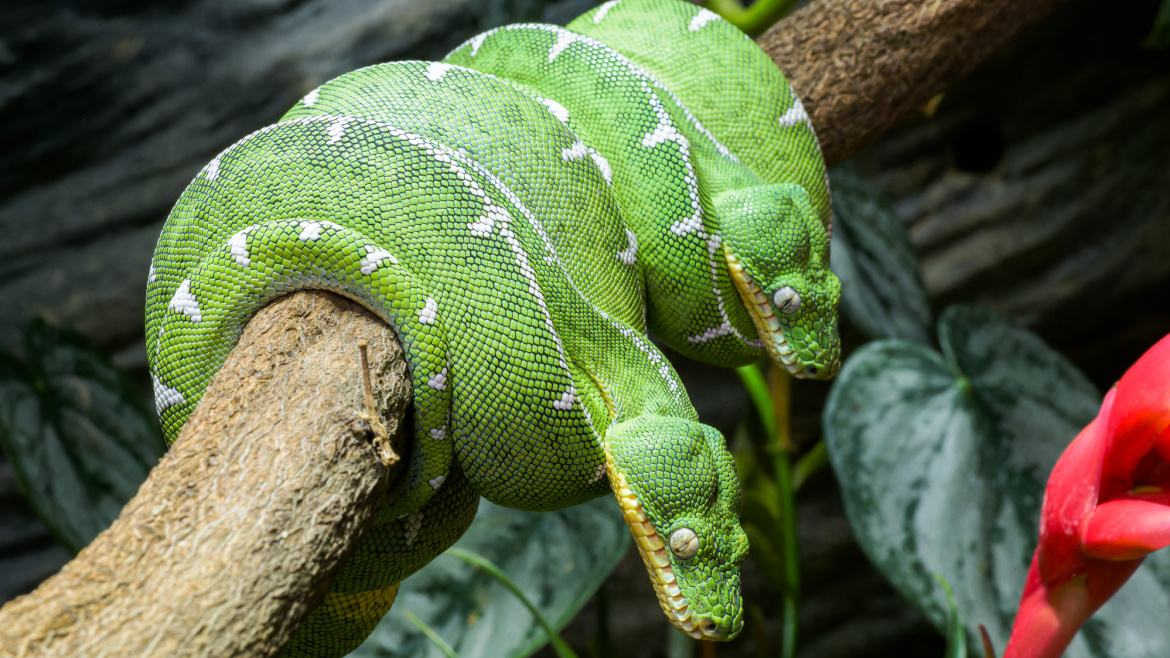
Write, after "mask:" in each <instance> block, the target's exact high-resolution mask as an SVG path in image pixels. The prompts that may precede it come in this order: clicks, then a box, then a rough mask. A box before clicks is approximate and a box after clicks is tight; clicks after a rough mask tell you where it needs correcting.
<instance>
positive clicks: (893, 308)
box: [829, 164, 930, 343]
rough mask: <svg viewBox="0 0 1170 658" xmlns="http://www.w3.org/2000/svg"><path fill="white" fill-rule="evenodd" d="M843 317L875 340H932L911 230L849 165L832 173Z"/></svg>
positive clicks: (835, 247)
mask: <svg viewBox="0 0 1170 658" xmlns="http://www.w3.org/2000/svg"><path fill="white" fill-rule="evenodd" d="M829 178H830V180H831V183H832V187H833V219H834V225H833V244H832V269H833V273H834V274H836V275H837V276H838V278H840V279H841V312H842V313H843V314H844V315H845V317H846V319H848V320H849V322H851V323H853V325H854V326H856V327H857V328H858V329H861V330H862V331H863V332H865V333H866V334H867V335H868V336H870V337H871V338H905V339H906V340H912V341H916V342H919V343H927V342H929V340H930V304H929V302H928V300H927V297H926V289H925V288H924V287H923V285H922V275H921V273H920V272H919V269H918V257H917V256H916V255H915V253H914V248H913V247H912V246H911V245H910V238H909V236H908V235H907V234H906V227H905V226H903V225H902V221H901V220H899V219H898V217H897V216H895V215H894V211H893V210H891V209H890V207H889V205H888V204H887V203H885V201H883V200H882V199H881V197H880V195H879V194H878V193H877V192H876V191H875V190H874V189H873V188H871V187H870V186H869V184H868V183H866V182H865V181H864V180H862V179H861V177H860V176H858V175H857V173H856V172H854V170H853V167H852V166H851V165H849V164H841V165H837V166H836V167H833V168H832V169H830V170H829Z"/></svg>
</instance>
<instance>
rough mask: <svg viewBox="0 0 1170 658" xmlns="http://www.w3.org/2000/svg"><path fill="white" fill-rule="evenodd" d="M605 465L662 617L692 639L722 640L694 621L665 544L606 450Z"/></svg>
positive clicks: (719, 636)
mask: <svg viewBox="0 0 1170 658" xmlns="http://www.w3.org/2000/svg"><path fill="white" fill-rule="evenodd" d="M605 466H606V471H607V472H608V474H609V483H610V486H611V487H612V488H613V492H614V496H615V497H616V498H617V501H618V505H619V506H620V507H621V509H622V515H624V516H625V517H626V524H627V525H628V526H629V527H630V534H632V535H633V536H634V543H635V544H636V545H637V547H638V554H639V555H641V556H642V562H643V563H644V564H645V565H646V571H647V572H649V574H650V583H651V584H652V585H654V594H655V595H656V596H657V597H658V605H660V606H661V607H662V611H663V612H664V613H666V618H667V619H669V620H670V623H672V624H674V627H675V628H677V629H679V630H680V631H682V632H684V633H686V634H687V635H690V636H691V637H693V638H695V639H696V640H703V639H712V640H714V639H722V637H723V636H721V635H718V634H713V633H710V632H708V631H707V630H706V629H705V628H703V627H702V625H701V624H700V623H699V621H698V620H696V619H695V618H694V615H693V611H692V610H691V606H690V604H688V603H687V600H686V597H684V596H683V595H682V591H681V590H680V589H679V586H678V580H677V579H676V578H675V575H674V568H673V567H672V566H671V565H670V555H669V554H668V553H667V550H668V549H667V548H666V545H665V544H664V543H663V542H662V538H661V537H659V536H658V531H656V530H655V529H654V525H653V524H652V523H650V520H649V518H647V516H646V512H645V511H644V510H643V509H642V504H641V503H640V502H638V497H637V496H636V495H634V492H633V491H632V490H631V489H630V486H629V483H628V482H627V481H626V476H625V475H624V474H623V473H620V472H619V471H618V470H617V468H616V466H615V465H614V463H613V459H612V458H611V457H610V456H609V452H608V451H606V457H605Z"/></svg>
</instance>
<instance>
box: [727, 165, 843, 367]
mask: <svg viewBox="0 0 1170 658" xmlns="http://www.w3.org/2000/svg"><path fill="white" fill-rule="evenodd" d="M714 201H715V208H716V213H717V214H718V216H719V228H720V231H721V233H722V234H723V253H724V257H725V258H726V260H727V269H728V271H729V273H730V274H731V279H732V281H733V282H734V283H735V288H736V290H738V291H739V296H740V298H741V299H742V300H743V303H744V306H746V307H747V310H748V315H750V316H751V319H752V324H754V325H755V329H756V333H757V334H758V335H759V337H760V340H761V341H762V342H763V343H764V347H765V348H766V349H767V351H768V355H769V356H770V357H771V358H772V360H773V361H775V362H776V363H777V365H779V366H780V367H782V368H783V369H785V370H787V371H788V372H789V373H790V374H792V375H794V376H796V377H809V378H812V379H828V378H830V377H832V376H833V375H835V374H837V370H838V369H839V368H840V367H841V344H840V339H839V338H838V336H837V305H838V304H839V303H840V301H841V282H840V281H838V280H837V277H836V276H834V275H833V273H832V272H830V271H829V233H828V231H827V230H826V228H825V226H824V224H822V223H821V220H820V216H819V215H818V214H817V212H816V210H815V208H814V206H813V204H812V201H811V200H810V199H809V196H808V193H807V192H805V190H804V188H803V187H800V186H799V185H792V184H788V183H782V184H774V185H759V186H754V187H747V188H741V189H737V190H732V191H729V192H724V193H723V194H720V195H717V196H716V197H715V200H714Z"/></svg>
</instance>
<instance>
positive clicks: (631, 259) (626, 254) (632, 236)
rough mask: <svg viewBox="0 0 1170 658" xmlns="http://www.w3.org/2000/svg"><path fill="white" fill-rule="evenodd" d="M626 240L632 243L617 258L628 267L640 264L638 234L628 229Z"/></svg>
mask: <svg viewBox="0 0 1170 658" xmlns="http://www.w3.org/2000/svg"><path fill="white" fill-rule="evenodd" d="M626 239H627V240H629V241H630V246H629V247H626V248H625V249H623V250H621V251H619V252H618V253H617V258H618V260H620V261H621V262H623V263H625V264H626V265H633V264H634V263H636V262H638V234H637V233H634V232H633V231H631V230H630V229H626Z"/></svg>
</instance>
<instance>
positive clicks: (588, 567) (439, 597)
mask: <svg viewBox="0 0 1170 658" xmlns="http://www.w3.org/2000/svg"><path fill="white" fill-rule="evenodd" d="M629 544H630V531H629V529H628V528H627V527H626V524H625V522H624V521H623V519H622V515H621V512H620V511H619V510H618V507H617V503H616V502H614V500H613V498H612V497H610V496H604V497H602V498H599V499H597V500H592V501H590V502H588V503H585V504H583V505H578V506H576V507H571V508H569V509H566V510H561V511H559V512H549V513H543V514H542V513H539V512H522V511H519V510H514V509H508V508H504V507H497V506H495V505H492V504H491V503H489V502H487V501H480V506H479V512H478V513H477V514H476V516H475V522H474V523H473V524H472V525H471V528H470V529H468V531H467V534H465V535H464V536H463V537H462V538H461V539H460V540H459V541H458V542H457V543H456V544H455V545H456V546H458V547H461V548H465V549H467V550H469V551H472V552H475V553H478V554H479V555H482V556H484V557H486V558H488V559H489V560H491V561H492V562H494V563H495V564H496V565H497V566H499V567H500V568H501V569H502V570H503V571H504V573H506V574H507V575H508V577H509V578H511V579H512V580H513V581H514V582H515V583H516V585H517V586H519V588H520V589H521V591H523V592H524V594H525V595H526V596H528V598H529V599H531V600H532V601H533V603H535V604H536V606H537V607H538V608H540V609H541V611H542V612H543V614H544V616H545V618H546V619H548V620H549V622H550V623H552V624H553V625H554V626H555V627H556V628H561V627H563V626H564V625H565V624H566V623H568V622H569V620H570V619H572V618H573V615H575V614H576V613H577V611H578V610H579V609H580V608H581V606H582V605H584V604H585V602H586V601H587V600H588V599H589V597H590V596H592V595H593V592H595V591H596V590H597V588H598V587H600V586H601V583H602V582H603V581H604V580H605V578H606V576H608V575H609V572H610V571H612V570H613V567H614V565H616V564H617V562H618V560H619V559H620V558H621V556H622V555H623V554H624V553H625V552H626V549H627V548H628V547H629ZM646 586H647V587H650V584H649V582H647V584H646ZM403 608H405V609H408V610H410V611H411V612H413V613H414V614H416V615H418V617H419V618H421V619H422V620H423V621H424V622H425V623H426V624H427V625H428V626H430V627H431V628H433V629H435V631H437V632H438V634H439V636H440V637H442V638H443V639H444V640H446V641H447V643H448V644H450V645H451V647H452V648H454V649H455V651H456V652H458V654H459V655H460V656H461V657H462V658H477V657H482V658H497V657H503V656H509V657H512V656H527V655H529V654H530V653H532V652H533V651H535V650H536V649H538V648H540V647H541V646H543V645H544V644H545V643H546V642H547V641H548V638H547V636H546V635H545V633H544V631H543V630H542V629H541V628H540V626H539V625H537V623H536V621H535V620H534V619H533V617H532V615H531V614H529V613H528V611H527V609H525V607H524V605H523V604H522V603H521V602H520V601H519V599H517V598H516V597H515V595H513V594H512V593H511V592H509V591H507V589H505V588H504V586H503V585H501V584H500V583H499V582H498V581H496V580H495V579H494V578H492V577H491V576H488V575H487V574H485V573H483V572H482V571H480V570H479V569H476V568H475V567H473V566H471V565H470V564H467V563H466V562H463V561H461V560H457V559H455V558H452V557H449V556H440V557H438V558H436V559H435V560H434V561H433V562H431V563H430V564H428V565H427V566H426V567H424V568H423V569H422V570H421V571H419V572H418V573H416V574H414V575H413V576H411V577H409V578H407V579H406V581H405V582H404V583H403V584H402V588H401V589H400V590H399V593H398V600H397V601H396V602H395V603H394V608H392V609H391V610H390V613H389V614H388V615H386V617H384V618H383V619H382V622H381V623H380V624H379V625H378V627H377V629H375V630H374V633H373V634H372V635H370V637H369V639H367V640H366V642H365V644H363V645H362V646H360V647H358V649H357V650H356V651H354V652H353V653H352V654H350V655H351V656H355V657H357V656H400V657H405V656H411V657H420V658H421V657H423V656H428V657H435V658H439V657H441V656H442V653H441V652H440V651H439V649H438V648H437V647H435V646H433V645H432V644H431V643H430V642H429V641H428V640H427V639H426V637H425V636H424V635H423V634H422V632H421V631H419V630H418V629H417V628H416V627H415V626H414V625H413V624H411V623H410V622H409V621H408V620H407V619H406V618H405V617H404V616H403V615H402V614H401V609H403Z"/></svg>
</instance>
